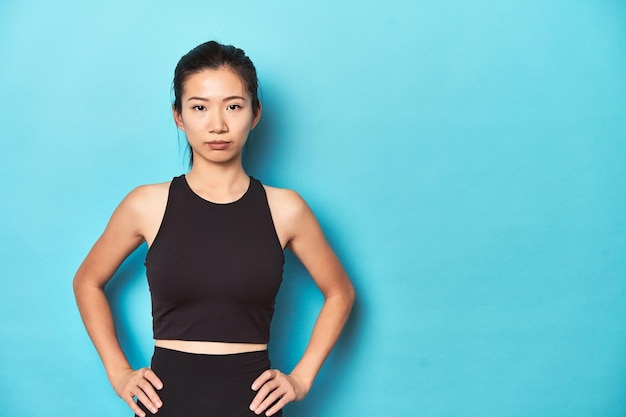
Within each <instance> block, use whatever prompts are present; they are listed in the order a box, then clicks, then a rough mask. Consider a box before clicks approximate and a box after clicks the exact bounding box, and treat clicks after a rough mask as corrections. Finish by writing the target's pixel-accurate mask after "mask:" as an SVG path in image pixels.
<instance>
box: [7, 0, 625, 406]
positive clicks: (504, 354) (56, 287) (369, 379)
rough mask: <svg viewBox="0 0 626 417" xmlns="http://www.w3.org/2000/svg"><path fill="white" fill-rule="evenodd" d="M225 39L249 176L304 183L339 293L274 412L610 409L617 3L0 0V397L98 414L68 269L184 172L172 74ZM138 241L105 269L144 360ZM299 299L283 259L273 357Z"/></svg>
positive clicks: (307, 314)
mask: <svg viewBox="0 0 626 417" xmlns="http://www.w3.org/2000/svg"><path fill="white" fill-rule="evenodd" d="M209 39H217V40H219V41H222V42H225V43H232V44H235V45H237V46H240V47H242V48H243V49H245V50H246V52H247V53H248V54H249V56H250V57H251V58H252V59H253V61H254V62H255V64H256V66H257V68H258V71H259V77H260V82H261V86H262V100H263V103H264V114H263V119H262V121H261V124H260V126H259V127H258V129H257V130H256V131H255V132H254V134H253V135H252V137H251V139H250V141H251V142H250V146H249V149H248V152H247V155H246V160H247V162H246V164H247V167H248V172H249V173H250V174H252V175H254V176H256V177H258V178H260V179H261V180H262V181H264V182H265V183H267V184H270V185H275V186H281V187H288V188H294V189H296V190H297V191H298V192H299V193H300V194H301V195H303V196H304V197H305V199H307V201H308V202H309V204H310V205H311V206H312V208H313V209H314V211H315V212H316V214H317V215H318V217H319V219H320V222H321V223H322V226H323V227H324V229H325V231H326V233H327V236H328V238H329V240H330V241H331V243H332V245H333V246H334V248H335V249H336V251H337V253H338V254H339V256H340V258H341V259H342V261H343V262H344V264H345V266H346V268H347V270H348V272H349V273H350V275H351V277H352V278H353V280H354V283H355V286H356V289H357V291H358V301H357V304H356V306H355V310H354V313H353V315H352V317H351V320H350V322H349V323H348V326H347V328H346V332H345V334H344V336H343V337H342V339H341V340H340V343H339V344H338V346H337V349H336V351H335V352H334V353H333V354H332V356H331V357H330V359H329V361H328V363H327V365H326V366H325V368H324V369H323V371H322V374H321V375H320V377H319V378H318V380H317V381H316V385H315V386H314V388H313V390H312V392H311V393H310V395H309V397H308V398H307V400H305V401H304V402H301V403H298V404H293V405H291V406H289V408H288V410H289V412H288V414H287V415H289V416H300V417H313V416H327V417H333V416H359V415H372V416H432V417H443V416H455V417H458V416H481V417H491V416H493V417H496V416H498V417H500V416H605V417H610V416H625V415H626V400H625V390H626V326H625V323H626V301H625V295H626V256H625V253H626V215H625V213H626V184H625V182H626V181H625V178H626V3H624V2H623V1H618V0H604V1H600V0H598V1H585V2H583V1H554V0H544V1H525V2H516V1H486V0H477V1H472V2H466V1H460V0H451V1H447V2H430V1H408V0H406V1H394V0H389V1H373V2H363V1H341V2H334V1H332V2H331V1H316V2H306V3H305V2H302V3H300V2H288V1H262V2H261V1H242V2H239V3H237V4H231V3H226V2H210V1H179V2H171V1H147V0H145V1H133V2H129V1H128V0H124V1H122V0H111V1H108V2H82V4H79V3H78V2H74V1H55V2H46V1H43V0H22V1H11V0H3V1H2V2H0V97H1V98H2V107H1V108H2V111H1V112H0V136H1V141H0V174H1V178H2V181H1V185H0V187H1V191H2V204H0V218H1V219H2V227H1V229H0V237H1V241H0V254H1V255H0V256H1V261H0V280H1V291H0V325H1V327H0V340H1V342H0V414H1V415H2V416H55V417H56V416H72V415H89V416H94V417H95V416H107V417H109V416H113V415H117V416H121V415H130V413H129V412H128V411H127V408H126V405H125V404H124V403H123V402H122V401H121V400H119V399H117V397H116V396H115V394H114V392H113V390H112V389H111V388H110V387H109V384H108V381H107V379H106V376H105V373H104V370H103V368H102V366H101V364H100V362H99V359H98V357H97V354H96V352H95V350H94V349H93V347H92V345H91V342H90V341H89V339H88V337H87V335H86V332H85V331H84V328H83V326H82V323H81V320H80V318H79V315H78V312H77V309H76V307H75V303H74V299H73V294H72V291H71V280H72V278H73V274H74V272H75V271H76V269H77V267H78V265H79V264H80V262H81V261H82V259H83V257H84V256H85V255H86V253H87V251H88V250H89V248H90V247H91V245H92V244H93V242H94V241H95V240H96V238H97V237H98V236H99V234H100V233H101V231H102V230H103V228H104V226H105V224H106V222H107V220H108V218H109V216H110V214H111V212H112V211H113V210H114V208H115V206H116V205H117V204H118V203H119V201H120V200H121V199H122V198H123V197H124V195H126V193H127V192H129V191H130V190H131V189H132V188H133V187H135V186H137V185H139V184H143V183H152V182H161V181H167V180H169V179H170V178H171V177H173V176H175V175H179V174H180V173H182V172H184V170H185V167H186V163H185V156H184V146H183V145H184V137H183V136H182V135H179V134H178V133H177V131H176V129H175V126H174V123H173V121H172V119H171V114H170V98H171V96H170V86H171V78H172V74H173V68H174V66H175V64H176V62H177V60H178V59H179V58H180V56H181V55H183V54H184V53H186V52H187V51H188V50H189V49H191V48H192V47H194V46H195V45H197V44H199V43H201V42H204V41H206V40H209ZM144 256H145V248H141V249H139V250H138V251H137V252H136V253H135V254H133V255H132V256H131V257H130V258H129V260H128V261H127V262H126V263H125V264H124V265H123V266H122V267H121V268H120V270H119V272H118V274H117V275H116V276H115V277H114V279H113V281H112V282H111V284H110V286H109V287H108V291H109V294H110V296H111V299H112V304H113V307H114V309H115V311H116V313H117V318H118V322H119V331H120V338H121V340H122V343H123V345H124V347H125V348H126V350H127V352H128V354H129V356H130V359H131V361H132V363H133V364H134V365H135V366H145V365H146V364H147V363H148V361H149V357H150V355H151V347H152V340H151V327H150V326H151V317H150V307H149V295H148V291H147V285H146V283H145V277H144V266H143V258H144ZM320 303H321V297H320V295H319V294H318V293H317V292H316V289H315V287H314V285H313V284H312V283H311V281H310V280H309V278H308V277H307V276H306V273H305V271H304V270H303V268H302V267H301V266H300V265H299V264H298V263H297V262H296V261H295V260H294V259H293V258H292V257H289V258H288V261H287V266H286V274H285V283H284V286H283V288H282V290H281V293H280V296H279V300H278V306H277V314H276V319H275V323H274V326H273V339H272V344H271V351H272V356H273V359H274V365H276V366H279V367H281V368H283V369H284V370H285V371H288V370H289V369H290V367H291V366H293V364H294V363H295V362H296V361H297V359H298V358H299V355H300V354H301V352H302V350H303V349H304V346H305V344H306V340H307V337H308V335H309V332H310V329H311V327H312V325H313V320H314V318H315V315H316V313H317V310H318V308H319V306H320Z"/></svg>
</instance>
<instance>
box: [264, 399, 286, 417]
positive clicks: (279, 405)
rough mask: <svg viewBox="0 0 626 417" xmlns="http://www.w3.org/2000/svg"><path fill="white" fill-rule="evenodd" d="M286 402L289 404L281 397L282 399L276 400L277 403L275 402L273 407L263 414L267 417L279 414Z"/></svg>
mask: <svg viewBox="0 0 626 417" xmlns="http://www.w3.org/2000/svg"><path fill="white" fill-rule="evenodd" d="M288 402H289V401H287V400H286V399H285V397H284V396H283V398H281V399H280V400H278V401H277V402H276V404H274V406H273V407H272V408H270V409H269V410H267V411H266V412H265V415H266V416H268V417H269V416H272V415H274V414H276V413H277V412H279V411H280V410H281V409H282V408H283V407H284V406H285V405H287V403H288Z"/></svg>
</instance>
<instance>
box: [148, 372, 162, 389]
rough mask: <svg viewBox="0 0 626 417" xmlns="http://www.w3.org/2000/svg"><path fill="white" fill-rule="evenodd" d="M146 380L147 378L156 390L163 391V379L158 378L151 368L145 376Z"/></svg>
mask: <svg viewBox="0 0 626 417" xmlns="http://www.w3.org/2000/svg"><path fill="white" fill-rule="evenodd" d="M144 378H146V379H147V380H148V381H150V383H151V384H152V386H153V387H154V388H156V389H162V388H163V382H162V381H161V379H160V378H159V377H158V376H157V374H155V373H154V371H153V370H152V369H150V368H148V369H146V372H145V374H144Z"/></svg>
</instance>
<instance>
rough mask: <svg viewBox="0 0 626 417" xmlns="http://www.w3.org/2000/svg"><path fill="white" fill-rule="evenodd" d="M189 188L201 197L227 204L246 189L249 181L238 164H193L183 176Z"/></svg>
mask: <svg viewBox="0 0 626 417" xmlns="http://www.w3.org/2000/svg"><path fill="white" fill-rule="evenodd" d="M185 177H186V178H187V183H188V184H189V186H190V187H191V188H192V189H193V190H194V191H195V192H196V193H197V194H199V195H201V196H202V197H204V198H206V199H208V200H210V201H214V202H229V201H234V200H236V199H237V198H239V197H240V196H241V195H242V194H243V193H245V191H246V190H247V189H248V186H249V184H250V179H249V178H248V175H247V174H246V172H245V171H244V170H243V166H242V165H241V163H239V164H224V165H219V164H204V163H194V165H193V167H192V168H191V170H190V171H189V173H187V175H185Z"/></svg>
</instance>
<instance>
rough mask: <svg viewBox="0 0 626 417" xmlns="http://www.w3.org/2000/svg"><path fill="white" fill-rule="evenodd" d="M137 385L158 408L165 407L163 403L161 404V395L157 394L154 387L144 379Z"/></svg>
mask: <svg viewBox="0 0 626 417" xmlns="http://www.w3.org/2000/svg"><path fill="white" fill-rule="evenodd" d="M137 385H138V386H139V388H141V390H142V391H143V393H144V394H145V395H146V396H147V397H148V398H149V400H150V402H151V403H152V404H153V405H154V406H155V407H156V408H160V407H161V406H162V405H163V403H162V402H161V398H160V397H159V394H157V392H156V391H155V390H154V387H153V386H152V384H151V383H150V382H149V381H147V380H145V379H143V380H141V381H140V382H139V383H138V384H137ZM142 403H143V401H142ZM144 404H145V403H144ZM148 408H150V407H148Z"/></svg>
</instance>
